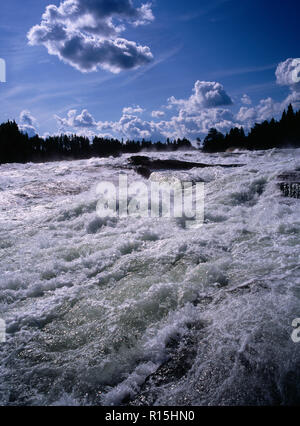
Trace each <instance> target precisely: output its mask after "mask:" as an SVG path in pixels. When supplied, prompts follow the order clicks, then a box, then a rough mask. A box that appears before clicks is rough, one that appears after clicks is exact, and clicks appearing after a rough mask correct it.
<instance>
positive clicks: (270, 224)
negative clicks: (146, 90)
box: [0, 149, 300, 406]
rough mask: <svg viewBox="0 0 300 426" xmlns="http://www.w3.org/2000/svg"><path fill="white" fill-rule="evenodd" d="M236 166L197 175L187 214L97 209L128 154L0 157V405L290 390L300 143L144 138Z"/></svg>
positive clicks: (294, 375)
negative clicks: (292, 189) (36, 160)
mask: <svg viewBox="0 0 300 426" xmlns="http://www.w3.org/2000/svg"><path fill="white" fill-rule="evenodd" d="M143 155H148V156H150V157H151V158H161V159H179V160H182V161H194V162H195V161H196V162H202V163H210V164H214V163H215V164H232V163H236V164H243V165H244V166H243V167H239V168H222V167H213V168H205V169H197V168H194V169H192V170H190V171H184V172H180V171H165V172H159V171H158V172H156V173H155V174H154V175H153V176H151V178H150V179H152V178H154V179H156V180H160V179H161V180H166V179H172V178H174V177H176V178H178V179H180V180H181V181H193V182H205V216H204V224H203V226H202V227H200V228H197V229H194V228H191V229H190V228H187V227H185V226H183V223H182V221H180V220H177V219H166V218H155V219H151V218H145V217H140V218H139V217H127V218H103V219H100V218H99V217H98V216H97V214H96V206H97V201H98V199H97V191H96V188H97V185H98V184H99V183H100V182H101V181H109V182H117V181H118V178H119V174H120V173H126V174H127V176H128V179H129V181H130V182H134V181H136V180H137V179H138V180H141V179H142V178H141V177H140V176H138V175H137V174H136V173H135V171H134V170H131V169H128V160H129V157H130V156H129V155H123V156H121V157H119V158H92V159H89V160H79V161H62V162H53V163H45V164H4V165H1V166H0V289H1V292H0V318H1V319H3V320H5V322H6V342H5V343H1V344H0V376H1V382H0V404H1V405H106V406H114V405H133V406H135V405H154V406H155V405H156V406H159V405H168V406H174V405H180V406H191V405H196V406H198V405H200V406H201V405H291V404H299V403H300V343H298V344H297V343H295V342H294V341H293V340H292V338H291V335H292V333H293V327H292V322H293V320H294V319H295V318H299V317H300V303H299V302H300V265H299V244H300V219H299V206H300V204H299V203H300V201H299V200H297V199H292V198H285V197H283V195H282V193H281V191H280V189H279V187H278V183H277V177H278V175H280V174H281V173H284V172H289V171H295V170H300V150H299V149H298V150H293V149H287V150H271V151H260V152H240V153H226V154H212V155H208V154H203V153H201V152H198V151H195V152H194V151H192V152H177V153H162V154H158V153H151V154H143Z"/></svg>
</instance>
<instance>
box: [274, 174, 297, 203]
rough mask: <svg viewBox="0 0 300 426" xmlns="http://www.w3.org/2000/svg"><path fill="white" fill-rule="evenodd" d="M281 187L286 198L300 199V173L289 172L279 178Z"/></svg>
mask: <svg viewBox="0 0 300 426" xmlns="http://www.w3.org/2000/svg"><path fill="white" fill-rule="evenodd" d="M278 179H279V181H280V182H279V187H280V189H281V191H282V193H283V195H284V196H285V197H290V198H300V171H295V172H287V173H283V174H282V175H279V176H278Z"/></svg>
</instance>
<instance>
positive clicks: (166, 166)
mask: <svg viewBox="0 0 300 426" xmlns="http://www.w3.org/2000/svg"><path fill="white" fill-rule="evenodd" d="M129 163H130V165H132V166H133V167H134V168H135V170H136V171H137V173H139V174H140V175H142V176H144V177H149V176H150V175H151V173H152V172H153V171H155V170H191V169H193V168H201V169H203V168H206V167H225V168H228V167H243V166H244V164H204V163H192V162H188V161H180V160H154V159H151V158H149V157H142V156H134V157H131V158H130V159H129Z"/></svg>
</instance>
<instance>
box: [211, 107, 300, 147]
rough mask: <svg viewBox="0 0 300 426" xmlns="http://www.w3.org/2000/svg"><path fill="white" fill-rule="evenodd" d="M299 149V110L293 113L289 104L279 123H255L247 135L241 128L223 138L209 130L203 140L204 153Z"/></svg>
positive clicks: (273, 121)
mask: <svg viewBox="0 0 300 426" xmlns="http://www.w3.org/2000/svg"><path fill="white" fill-rule="evenodd" d="M290 147H295V148H300V110H299V111H297V112H294V110H293V107H292V105H291V104H290V105H289V107H288V109H287V111H285V110H284V112H283V114H282V117H281V119H280V120H279V121H277V120H275V119H274V118H273V119H272V120H271V121H264V122H263V123H261V124H258V123H256V124H255V125H254V127H253V128H252V129H251V130H250V132H249V133H248V135H246V134H245V132H244V129H243V128H237V127H236V128H234V129H231V130H230V132H229V133H227V134H226V135H225V136H224V135H223V134H222V133H220V132H218V131H217V130H216V129H210V131H209V133H208V135H207V137H206V138H205V140H204V144H203V151H204V152H225V151H227V150H229V149H234V148H241V149H247V150H260V149H272V148H290Z"/></svg>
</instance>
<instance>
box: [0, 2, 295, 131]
mask: <svg viewBox="0 0 300 426" xmlns="http://www.w3.org/2000/svg"><path fill="white" fill-rule="evenodd" d="M61 3H62V5H60V4H61ZM143 3H147V0H145V1H144V2H143V1H138V0H136V1H131V0H118V1H117V0H65V1H63V2H60V1H55V0H53V1H49V0H26V1H21V0H10V1H9V2H8V1H4V2H2V3H1V16H0V39H1V45H0V58H4V59H5V61H6V64H7V82H6V83H0V96H1V104H0V121H1V122H2V121H5V120H7V119H16V120H17V121H18V122H19V124H20V126H21V127H23V129H24V130H27V131H28V133H29V134H33V132H34V131H37V132H38V133H39V134H40V135H45V134H47V133H50V134H52V133H57V132H62V131H64V132H76V133H79V134H86V135H88V136H92V135H93V134H100V135H107V136H118V137H124V138H135V139H137V138H142V137H145V138H152V139H164V138H166V137H183V136H187V137H189V138H190V139H195V138H196V137H197V136H201V137H203V136H204V135H205V133H206V131H207V130H208V129H209V127H212V126H215V127H217V128H218V129H219V130H221V131H223V132H225V131H227V130H228V129H229V128H230V127H231V126H233V125H239V126H240V125H243V126H244V127H246V128H247V127H249V126H250V125H252V124H253V123H254V121H260V120H263V119H268V118H271V116H272V115H278V114H280V112H281V111H282V109H283V108H284V107H285V106H286V104H287V102H288V101H291V102H292V103H293V104H294V106H295V107H296V108H297V107H298V106H299V105H300V104H299V101H300V97H299V92H300V91H299V84H298V82H294V81H293V80H292V79H291V78H292V77H291V75H292V72H293V71H294V69H295V67H297V66H299V63H300V61H299V59H298V58H299V57H300V52H299V46H300V33H299V30H298V27H299V12H300V5H299V2H298V1H292V0H287V1H284V2H283V1H282V0H273V1H259V0H188V1H183V0H155V1H152V2H151V4H150V3H147V5H146V6H144V7H142V5H143ZM50 4H53V5H54V6H56V8H52V9H51V11H52V12H51V14H50V13H48V17H47V19H46V18H44V20H43V22H42V15H43V13H44V12H45V10H46V7H47V6H49V5H50ZM59 6H61V7H60V9H58V7H59ZM67 6H68V7H69V8H67ZM71 6H72V7H75V9H76V13H73V12H72V13H71V12H70V7H71ZM75 9H74V10H75ZM58 15H59V19H58V18H57V16H58ZM54 16H55V17H54ZM57 22H58V24H57ZM120 25H123V28H122V31H121V29H120ZM35 26H38V27H35ZM32 28H33V30H31V29H32ZM30 30H31V33H29V31H30ZM62 31H63V33H64V35H63V36H62V35H61V34H62ZM108 32H109V33H110V34H108ZM28 33H29V36H28ZM70 39H71V41H70ZM120 40H122V42H121V41H120ZM29 42H31V45H30V43H29ZM67 44H68V46H67ZM49 46H50V47H49ZM116 46H117V47H116ZM120 46H121V47H120ZM128 49H130V53H129V54H127V53H126V52H125V50H128ZM49 52H50V53H51V52H52V53H54V54H52V55H50V54H49ZM124 52H125V53H124ZM59 55H60V57H59ZM62 58H64V60H62ZM297 60H298V64H297ZM295 61H296V62H295ZM279 64H281V67H279V69H278V65H279ZM103 68H104V69H103ZM276 70H277V75H275V72H276ZM87 71H91V72H87ZM293 75H295V74H293ZM244 95H247V96H244ZM243 96H244V97H243ZM208 99H209V100H210V101H209V102H208ZM75 111H76V112H75ZM22 112H23V113H22ZM153 112H154V113H153Z"/></svg>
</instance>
